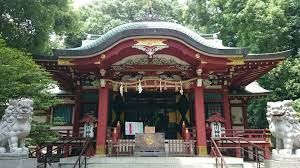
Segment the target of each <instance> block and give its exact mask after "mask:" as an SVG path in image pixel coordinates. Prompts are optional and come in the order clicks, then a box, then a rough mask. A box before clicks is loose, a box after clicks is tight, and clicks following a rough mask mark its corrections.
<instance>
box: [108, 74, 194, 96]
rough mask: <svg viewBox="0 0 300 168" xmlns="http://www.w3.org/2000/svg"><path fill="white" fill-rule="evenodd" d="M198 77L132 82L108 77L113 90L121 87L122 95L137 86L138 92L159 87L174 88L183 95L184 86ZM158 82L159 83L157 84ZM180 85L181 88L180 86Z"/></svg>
mask: <svg viewBox="0 0 300 168" xmlns="http://www.w3.org/2000/svg"><path fill="white" fill-rule="evenodd" d="M197 79H198V78H192V79H189V80H184V81H181V80H180V81H174V80H163V79H161V78H159V79H158V78H147V79H140V80H137V81H130V82H119V81H114V80H111V79H106V82H107V83H110V84H111V85H112V86H113V90H114V91H117V90H118V89H119V91H120V94H121V96H123V95H124V92H127V91H128V87H129V88H136V91H137V92H138V93H142V91H143V88H159V91H160V92H162V91H163V90H167V89H168V88H174V89H175V92H178V91H179V93H180V94H181V95H183V93H184V91H183V87H185V89H186V88H187V87H186V86H190V85H191V84H192V83H193V82H195V81H197ZM157 84H158V85H157ZM179 87H180V88H179Z"/></svg>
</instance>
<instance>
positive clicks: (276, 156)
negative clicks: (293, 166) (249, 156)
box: [272, 153, 300, 163]
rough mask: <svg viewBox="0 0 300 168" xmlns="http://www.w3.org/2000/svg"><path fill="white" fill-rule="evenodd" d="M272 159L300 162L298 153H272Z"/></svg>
mask: <svg viewBox="0 0 300 168" xmlns="http://www.w3.org/2000/svg"><path fill="white" fill-rule="evenodd" d="M272 160H277V161H287V162H289V161H292V162H294V161H296V162H298V163H300V155H295V154H292V155H281V154H274V153H273V154H272Z"/></svg>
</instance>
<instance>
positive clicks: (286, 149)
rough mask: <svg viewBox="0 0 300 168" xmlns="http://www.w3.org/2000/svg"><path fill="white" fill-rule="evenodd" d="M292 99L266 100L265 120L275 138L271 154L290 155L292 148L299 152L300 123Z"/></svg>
mask: <svg viewBox="0 0 300 168" xmlns="http://www.w3.org/2000/svg"><path fill="white" fill-rule="evenodd" d="M292 103H293V101H292V100H284V101H278V102H268V104H267V120H268V122H269V128H270V131H271V133H272V135H273V136H274V137H275V138H276V149H274V150H273V151H272V153H273V155H278V154H280V155H291V154H292V153H293V151H294V150H296V154H297V155H298V154H300V150H297V149H299V148H300V123H299V120H298V119H299V118H298V117H297V112H296V111H295V110H294V109H293V107H292Z"/></svg>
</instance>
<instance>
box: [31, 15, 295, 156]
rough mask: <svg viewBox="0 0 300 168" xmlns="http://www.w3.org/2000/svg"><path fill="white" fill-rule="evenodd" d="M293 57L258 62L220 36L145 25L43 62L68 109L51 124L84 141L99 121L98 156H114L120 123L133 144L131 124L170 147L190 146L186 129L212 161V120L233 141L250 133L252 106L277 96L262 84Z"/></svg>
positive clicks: (58, 109)
mask: <svg viewBox="0 0 300 168" xmlns="http://www.w3.org/2000/svg"><path fill="white" fill-rule="evenodd" d="M289 55H290V51H282V52H277V53H264V54H251V53H249V50H248V48H237V47H226V46H223V45H222V41H221V40H219V39H217V38H216V35H214V34H198V33H196V32H194V31H192V30H190V29H188V28H186V27H184V26H182V25H179V24H175V23H169V22H161V21H142V22H133V23H127V24H123V25H120V26H118V27H116V28H114V29H112V30H110V31H108V32H107V33H105V34H103V35H101V36H93V35H92V36H90V38H89V40H87V41H85V43H84V44H83V45H82V46H81V47H78V48H67V49H55V50H54V56H52V57H45V56H44V57H36V58H35V60H36V62H37V63H39V64H40V65H42V66H43V67H45V68H46V69H47V71H49V72H50V73H51V74H52V75H53V78H54V79H55V80H57V81H58V83H59V87H60V89H61V90H62V92H61V93H60V94H58V96H59V97H61V98H63V99H64V103H62V104H59V105H57V106H55V107H53V108H51V110H50V111H49V120H50V121H51V122H52V123H53V125H56V128H68V129H70V130H71V132H72V136H75V137H76V136H82V131H81V130H82V129H81V128H83V124H82V122H80V121H82V119H83V117H84V116H85V114H89V115H90V116H93V117H94V118H95V119H96V120H97V121H96V122H97V123H96V124H95V125H96V128H95V137H96V138H95V139H96V140H95V141H96V154H99V155H107V154H108V150H107V148H108V142H109V140H111V138H112V135H111V134H112V133H113V131H114V129H113V127H116V126H117V125H118V123H119V125H120V128H121V129H120V135H119V139H129V140H130V139H134V135H132V134H130V133H128V131H129V132H130V131H131V132H132V130H133V129H138V128H133V127H132V125H130V127H128V128H127V126H126V122H128V123H135V122H138V123H142V125H141V129H142V131H143V129H145V128H144V127H145V126H149V127H151V128H154V129H155V132H157V133H164V136H165V139H166V140H168V139H177V140H180V139H183V136H182V135H183V132H184V130H183V129H182V128H183V127H184V128H185V127H186V128H187V131H189V132H190V133H191V137H190V139H191V140H194V141H193V143H194V149H193V152H194V153H195V154H196V155H198V156H199V155H200V156H205V155H207V154H208V148H209V147H208V145H207V144H208V142H209V140H210V136H211V131H212V130H211V128H210V126H211V125H210V122H212V121H214V120H213V119H212V118H211V117H213V118H217V119H216V120H217V121H220V122H221V123H222V125H221V127H222V128H221V129H220V130H218V131H220V132H223V133H224V134H227V133H228V135H227V136H229V134H230V133H229V132H230V131H231V132H234V130H247V129H248V123H247V120H248V117H247V104H248V101H249V100H251V99H255V98H259V97H261V96H265V95H266V94H267V93H268V92H269V91H268V90H265V89H263V88H262V87H260V86H259V84H258V83H257V82H256V81H255V80H257V79H259V78H260V77H261V76H262V75H264V74H266V73H267V72H269V71H270V70H272V69H273V68H275V67H276V66H278V64H280V63H281V62H282V61H283V60H284V59H285V58H286V57H287V56H289ZM134 126H135V127H138V126H136V125H134ZM139 129H140V128H139ZM245 132H246V131H244V133H245ZM261 133H262V132H261ZM214 135H215V133H214ZM264 145H265V144H264Z"/></svg>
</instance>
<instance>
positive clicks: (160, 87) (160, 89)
mask: <svg viewBox="0 0 300 168" xmlns="http://www.w3.org/2000/svg"><path fill="white" fill-rule="evenodd" d="M159 91H160V92H162V86H161V78H159Z"/></svg>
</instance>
